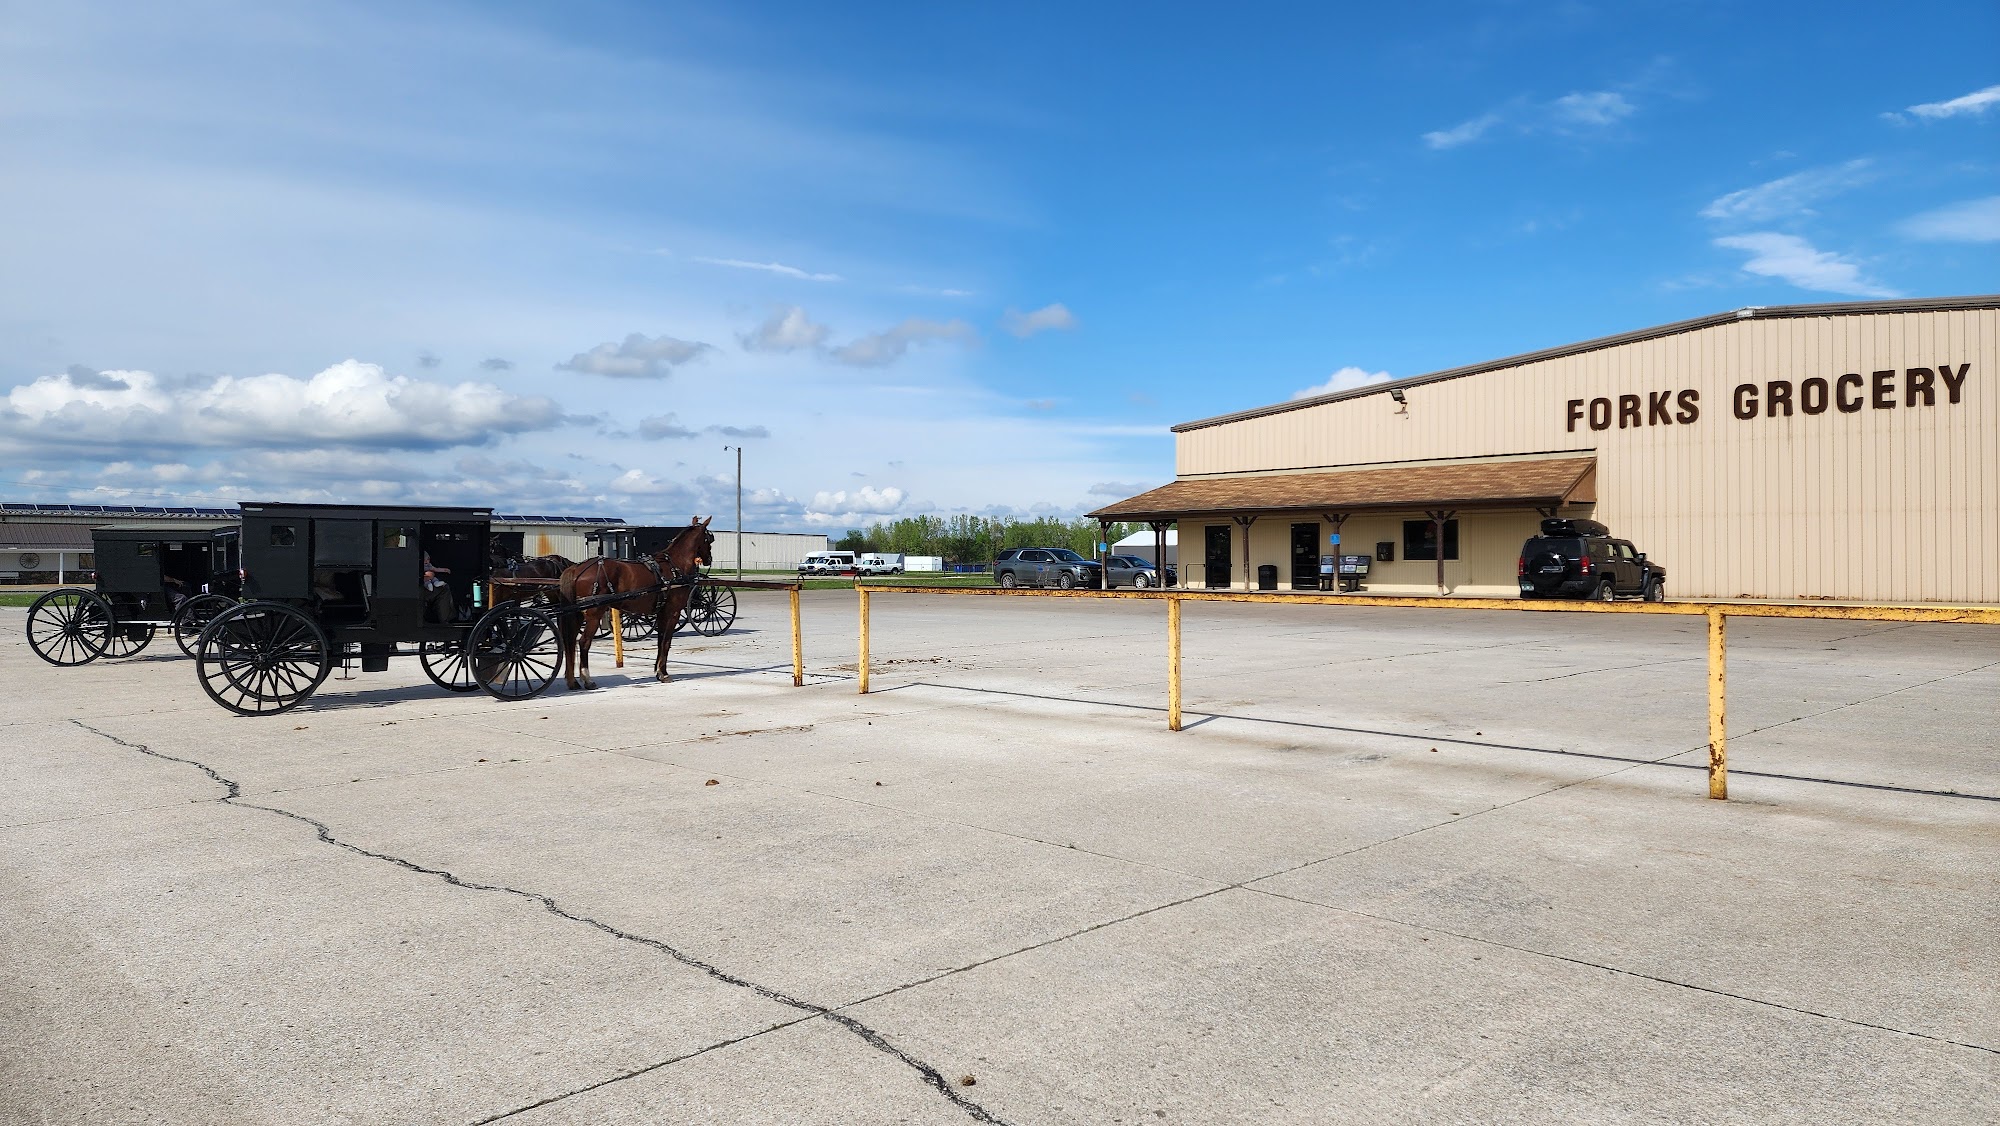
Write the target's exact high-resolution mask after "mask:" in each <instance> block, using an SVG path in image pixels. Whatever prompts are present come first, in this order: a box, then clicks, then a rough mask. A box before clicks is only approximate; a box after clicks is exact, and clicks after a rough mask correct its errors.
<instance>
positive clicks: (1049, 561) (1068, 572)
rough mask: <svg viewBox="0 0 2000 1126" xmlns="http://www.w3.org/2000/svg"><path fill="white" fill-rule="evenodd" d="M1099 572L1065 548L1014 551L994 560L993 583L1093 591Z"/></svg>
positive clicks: (1026, 548)
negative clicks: (1084, 588) (1081, 588)
mask: <svg viewBox="0 0 2000 1126" xmlns="http://www.w3.org/2000/svg"><path fill="white" fill-rule="evenodd" d="M1100 572H1101V568H1099V567H1098V565H1097V563H1096V562H1095V561H1093V560H1090V559H1085V558H1084V557H1083V556H1081V555H1078V554H1077V553H1076V552H1074V551H1071V550H1070V549H1068V548H1066V547H1013V548H1008V549H1007V550H1006V551H1003V552H1001V553H1000V554H999V555H997V556H995V557H994V559H993V581H994V582H995V583H997V584H998V585H1000V586H1003V587H1007V588H1008V589H1012V588H1014V587H1017V586H1052V587H1055V588H1057V589H1059V590H1074V589H1076V588H1077V587H1095V586H1097V585H1099V583H1100V581H1101V577H1102V576H1101V574H1100Z"/></svg>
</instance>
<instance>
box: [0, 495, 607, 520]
mask: <svg viewBox="0 0 2000 1126" xmlns="http://www.w3.org/2000/svg"><path fill="white" fill-rule="evenodd" d="M0 512H6V513H8V514H10V515H11V514H18V515H22V516H155V517H157V516H178V517H182V518H185V519H190V520H193V519H209V520H212V519H215V518H217V517H221V518H223V519H228V520H233V519H235V518H236V515H237V513H236V510H235V509H233V508H169V507H163V506H160V505H146V504H28V503H21V502H15V501H9V502H4V503H0ZM493 522H494V523H495V524H614V525H615V524H623V523H624V522H625V521H624V519H623V518H621V517H617V516H528V515H519V514H509V515H505V516H495V517H494V518H493Z"/></svg>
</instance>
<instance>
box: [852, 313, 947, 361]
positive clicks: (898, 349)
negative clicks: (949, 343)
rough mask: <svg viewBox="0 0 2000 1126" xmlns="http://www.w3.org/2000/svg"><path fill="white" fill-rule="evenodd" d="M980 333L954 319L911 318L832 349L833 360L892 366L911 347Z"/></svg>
mask: <svg viewBox="0 0 2000 1126" xmlns="http://www.w3.org/2000/svg"><path fill="white" fill-rule="evenodd" d="M978 336H979V333H978V332H977V331H976V330H974V329H973V327H972V326H971V325H969V324H966V323H965V322H964V321H962V320H959V319H957V318H955V317H954V318H953V319H951V320H948V321H942V322H939V321H927V320H924V319H922V318H920V317H911V318H910V319H909V320H906V321H904V322H903V323H902V324H899V325H897V326H896V327H894V328H892V329H889V330H887V331H886V332H878V333H875V334H873V335H871V336H863V337H861V338H859V339H857V340H854V341H852V342H850V343H847V344H843V345H841V346H840V347H838V348H835V349H834V350H833V358H834V359H836V360H839V361H840V362H841V363H843V364H854V365H855V366H857V367H881V366H883V365H885V364H892V363H895V362H896V361H897V360H899V359H901V358H902V357H903V353H905V352H907V351H909V350H910V345H912V344H917V343H922V342H925V341H930V340H976V339H978Z"/></svg>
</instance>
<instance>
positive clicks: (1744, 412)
mask: <svg viewBox="0 0 2000 1126" xmlns="http://www.w3.org/2000/svg"><path fill="white" fill-rule="evenodd" d="M1734 409H1735V411H1736V417H1737V418H1756V417H1757V385H1756V384H1755V383H1739V384H1737V385H1736V402H1735V407H1734Z"/></svg>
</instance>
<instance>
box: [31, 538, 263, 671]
mask: <svg viewBox="0 0 2000 1126" xmlns="http://www.w3.org/2000/svg"><path fill="white" fill-rule="evenodd" d="M90 541H91V551H92V554H93V556H94V560H95V564H96V568H97V582H96V586H95V587H94V588H92V589H88V590H86V589H84V588H83V587H63V588H61V589H58V590H52V591H50V592H49V593H47V594H44V595H42V596H41V597H40V598H37V599H36V600H35V603H34V605H33V606H30V607H29V608H28V647H29V648H31V649H33V650H34V651H35V655H36V656H38V657H40V658H41V659H42V660H44V661H47V662H48V663H50V664H52V665H81V664H85V663H88V662H90V661H94V660H96V659H97V658H99V657H130V656H132V655H133V654H134V653H137V652H139V651H140V650H141V649H144V648H145V647H146V646H148V645H150V644H152V642H153V635H154V634H155V633H157V632H159V631H160V630H162V629H170V630H172V631H173V634H174V641H175V642H176V643H178V644H179V645H180V647H181V652H183V653H186V654H187V655H189V656H193V655H194V645H195V640H196V639H197V638H199V637H200V636H201V631H202V630H203V629H204V628H205V627H206V626H207V625H208V623H209V622H210V621H212V620H214V618H215V616H216V615H217V614H220V613H221V612H222V611H224V610H227V609H228V608H229V607H231V606H234V605H235V604H236V593H237V590H238V570H237V567H238V563H237V529H236V528H234V527H229V528H219V529H212V530H211V529H208V528H200V529H192V528H142V527H126V526H119V525H112V526H110V527H104V528H93V529H91V531H90Z"/></svg>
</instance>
